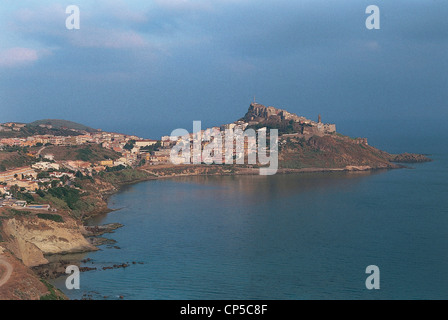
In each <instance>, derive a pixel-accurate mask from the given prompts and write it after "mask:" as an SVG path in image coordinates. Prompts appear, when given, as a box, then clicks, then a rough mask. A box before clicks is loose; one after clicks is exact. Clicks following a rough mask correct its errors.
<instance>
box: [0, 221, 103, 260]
mask: <svg viewBox="0 0 448 320" xmlns="http://www.w3.org/2000/svg"><path fill="white" fill-rule="evenodd" d="M3 233H4V235H5V237H6V239H7V240H8V241H7V246H8V249H9V250H11V251H12V252H13V253H14V254H15V256H16V257H17V258H19V259H20V260H22V262H23V263H24V264H25V265H26V266H28V267H32V266H37V265H41V264H45V263H47V262H48V261H47V260H46V259H45V255H49V254H64V253H72V252H84V251H93V250H97V248H96V247H94V246H92V245H91V244H90V243H89V242H88V241H87V240H86V238H85V237H84V235H83V233H85V229H84V227H83V226H82V224H81V223H80V222H77V221H75V220H73V219H70V218H64V222H55V221H51V220H44V219H40V218H37V217H16V218H12V219H8V220H6V221H4V223H3Z"/></svg>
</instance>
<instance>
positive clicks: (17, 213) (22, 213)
mask: <svg viewBox="0 0 448 320" xmlns="http://www.w3.org/2000/svg"><path fill="white" fill-rule="evenodd" d="M7 213H8V214H9V215H11V216H27V215H30V214H31V211H26V210H16V209H13V208H8V210H7Z"/></svg>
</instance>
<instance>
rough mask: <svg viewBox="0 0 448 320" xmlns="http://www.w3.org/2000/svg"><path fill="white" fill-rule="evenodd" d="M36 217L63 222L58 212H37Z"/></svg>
mask: <svg viewBox="0 0 448 320" xmlns="http://www.w3.org/2000/svg"><path fill="white" fill-rule="evenodd" d="M37 217H38V218H40V219H45V220H51V221H55V222H64V219H62V217H61V216H60V215H58V214H50V213H38V214H37Z"/></svg>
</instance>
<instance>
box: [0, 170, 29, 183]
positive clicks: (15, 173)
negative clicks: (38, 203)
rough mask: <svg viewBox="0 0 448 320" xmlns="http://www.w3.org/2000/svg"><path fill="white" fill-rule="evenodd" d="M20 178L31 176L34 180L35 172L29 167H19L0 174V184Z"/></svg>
mask: <svg viewBox="0 0 448 320" xmlns="http://www.w3.org/2000/svg"><path fill="white" fill-rule="evenodd" d="M22 176H31V177H33V178H34V179H36V177H37V172H36V171H34V170H33V169H32V168H31V167H20V168H15V169H12V170H8V171H5V172H1V173H0V182H6V181H11V180H16V179H21V178H22Z"/></svg>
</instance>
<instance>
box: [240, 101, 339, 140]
mask: <svg viewBox="0 0 448 320" xmlns="http://www.w3.org/2000/svg"><path fill="white" fill-rule="evenodd" d="M239 121H244V122H247V123H248V126H253V125H257V126H260V125H266V126H274V127H276V126H290V127H292V128H293V131H294V132H295V133H298V134H303V135H305V136H312V135H318V136H322V135H325V134H331V133H335V132H336V125H335V124H332V123H322V118H321V116H320V115H319V116H318V121H317V122H315V121H313V120H309V119H307V118H305V117H302V116H298V115H296V114H294V113H291V112H288V111H286V110H283V109H278V108H274V107H271V106H269V107H266V106H264V105H262V104H259V103H256V102H253V103H251V104H250V106H249V109H248V110H247V113H246V114H245V116H244V117H243V118H241V119H240V120H239Z"/></svg>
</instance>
